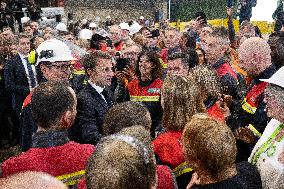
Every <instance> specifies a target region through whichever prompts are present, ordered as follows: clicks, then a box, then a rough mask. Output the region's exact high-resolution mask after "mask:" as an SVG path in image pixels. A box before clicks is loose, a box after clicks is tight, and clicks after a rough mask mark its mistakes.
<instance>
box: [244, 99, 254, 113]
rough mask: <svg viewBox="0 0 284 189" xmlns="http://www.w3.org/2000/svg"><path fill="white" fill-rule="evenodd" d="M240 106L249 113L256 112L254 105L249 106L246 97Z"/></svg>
mask: <svg viewBox="0 0 284 189" xmlns="http://www.w3.org/2000/svg"><path fill="white" fill-rule="evenodd" d="M242 108H243V110H245V111H246V112H248V113H250V114H255V112H256V109H257V108H256V107H253V106H251V105H250V104H249V103H248V102H247V99H246V98H245V99H244V101H243V102H242Z"/></svg>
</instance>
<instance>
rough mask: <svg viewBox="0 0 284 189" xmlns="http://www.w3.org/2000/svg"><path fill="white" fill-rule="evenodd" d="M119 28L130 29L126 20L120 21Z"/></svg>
mask: <svg viewBox="0 0 284 189" xmlns="http://www.w3.org/2000/svg"><path fill="white" fill-rule="evenodd" d="M119 27H120V29H122V30H128V31H130V28H129V25H128V23H126V22H122V23H120V24H119Z"/></svg>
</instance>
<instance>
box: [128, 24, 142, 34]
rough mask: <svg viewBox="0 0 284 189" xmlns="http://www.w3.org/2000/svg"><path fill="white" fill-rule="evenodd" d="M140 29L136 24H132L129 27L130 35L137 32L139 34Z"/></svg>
mask: <svg viewBox="0 0 284 189" xmlns="http://www.w3.org/2000/svg"><path fill="white" fill-rule="evenodd" d="M141 28H142V26H140V25H139V24H138V23H137V22H134V23H133V24H132V25H131V26H130V33H129V34H130V35H133V34H135V33H137V32H139V30H140V29H141Z"/></svg>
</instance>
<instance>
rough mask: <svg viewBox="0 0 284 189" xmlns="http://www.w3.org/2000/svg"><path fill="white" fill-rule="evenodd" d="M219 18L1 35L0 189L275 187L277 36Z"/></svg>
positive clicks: (279, 164)
mask: <svg viewBox="0 0 284 189" xmlns="http://www.w3.org/2000/svg"><path fill="white" fill-rule="evenodd" d="M226 12H227V16H228V28H225V27H212V26H211V25H210V24H208V23H207V19H206V14H205V13H204V12H197V13H196V15H195V17H194V18H193V19H192V20H191V21H190V24H189V25H188V26H187V27H186V29H185V30H184V31H179V30H177V29H175V28H172V27H170V26H169V23H168V21H164V22H163V23H161V24H160V25H159V27H158V26H157V25H151V24H149V23H147V22H145V19H144V17H142V16H141V17H140V18H139V19H138V20H137V21H135V20H131V21H129V22H120V23H119V22H118V23H117V22H116V21H113V20H112V19H111V17H107V18H106V21H105V22H100V23H98V22H95V21H92V20H87V19H84V20H83V21H82V22H81V23H80V24H77V25H73V24H72V23H69V24H66V23H63V22H62V23H58V25H57V26H56V27H52V26H49V25H44V26H43V25H42V23H40V22H38V21H34V20H33V21H31V22H26V23H25V24H23V26H22V27H23V32H20V33H15V32H13V29H12V28H11V27H9V26H4V27H3V31H2V32H1V34H0V49H1V50H0V53H1V55H0V58H1V60H0V107H1V109H0V136H1V138H0V139H1V140H0V145H1V146H0V147H1V149H0V150H1V151H0V153H1V154H0V163H1V164H0V186H1V188H4V189H11V188H37V189H39V188H81V189H104V188H105V189H110V188H116V189H133V188H135V189H154V188H157V189H177V188H179V189H189V188H192V189H203V188H204V189H206V188H210V189H215V188H216V189H220V188H226V189H227V188H232V189H233V188H236V189H261V188H267V189H268V188H269V189H277V188H279V189H281V188H283V187H284V182H283V180H284V179H283V177H282V176H283V173H284V151H283V145H284V140H283V139H284V126H283V123H284V116H283V115H284V114H283V112H282V111H283V109H284V67H283V64H284V62H283V60H284V33H283V31H281V30H280V31H279V32H274V33H272V34H271V35H270V36H269V39H268V40H266V39H264V38H262V35H261V33H260V30H259V29H258V27H257V26H254V25H252V24H251V23H250V22H249V21H248V20H244V21H242V23H241V24H240V30H239V31H238V32H236V31H235V29H234V25H233V20H232V15H233V9H232V8H230V7H228V8H227V11H226ZM14 146H19V148H20V150H18V151H19V152H16V151H17V150H15V148H14ZM4 151H6V152H8V153H4Z"/></svg>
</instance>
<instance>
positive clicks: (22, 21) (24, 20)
mask: <svg viewBox="0 0 284 189" xmlns="http://www.w3.org/2000/svg"><path fill="white" fill-rule="evenodd" d="M30 20H31V19H30V18H29V17H23V18H21V23H22V24H24V23H27V22H28V21H30Z"/></svg>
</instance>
